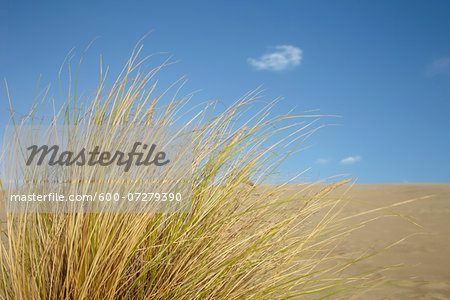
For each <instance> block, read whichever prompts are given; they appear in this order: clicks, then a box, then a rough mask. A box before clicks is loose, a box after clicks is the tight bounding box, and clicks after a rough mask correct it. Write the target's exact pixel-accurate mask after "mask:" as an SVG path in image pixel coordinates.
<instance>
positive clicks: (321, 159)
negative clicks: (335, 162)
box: [316, 158, 329, 165]
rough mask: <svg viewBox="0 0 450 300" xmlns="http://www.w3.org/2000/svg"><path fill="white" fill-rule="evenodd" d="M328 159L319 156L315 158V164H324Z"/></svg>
mask: <svg viewBox="0 0 450 300" xmlns="http://www.w3.org/2000/svg"><path fill="white" fill-rule="evenodd" d="M328 161H329V160H328V159H326V158H319V159H317V160H316V164H319V165H325V164H327V163H328Z"/></svg>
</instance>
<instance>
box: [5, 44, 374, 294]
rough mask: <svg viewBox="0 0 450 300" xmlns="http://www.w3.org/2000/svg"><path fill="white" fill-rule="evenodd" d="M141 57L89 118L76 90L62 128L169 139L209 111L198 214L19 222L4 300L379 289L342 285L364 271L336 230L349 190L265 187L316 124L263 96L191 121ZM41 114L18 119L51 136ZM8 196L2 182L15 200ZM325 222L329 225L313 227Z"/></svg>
mask: <svg viewBox="0 0 450 300" xmlns="http://www.w3.org/2000/svg"><path fill="white" fill-rule="evenodd" d="M140 49H141V48H139V49H136V50H135V51H134V52H133V54H132V56H131V58H130V60H129V61H128V62H127V64H126V66H125V68H124V69H123V72H122V73H121V74H120V76H119V77H118V79H117V80H116V82H115V83H114V85H113V86H112V87H111V88H109V89H107V90H106V88H105V87H104V82H105V77H106V76H105V74H101V82H100V84H99V87H98V89H97V91H96V92H95V94H94V96H93V97H92V99H91V100H90V102H89V103H88V104H87V106H86V105H84V106H82V105H81V104H80V100H79V99H78V98H77V95H76V89H74V92H73V93H71V92H70V91H69V93H68V95H67V97H64V102H63V105H62V108H61V109H59V110H57V109H54V111H55V112H54V117H53V119H54V120H55V121H56V122H57V123H60V124H63V123H64V124H75V123H79V122H87V123H88V124H91V123H92V124H104V125H105V124H106V125H107V126H108V125H117V124H122V125H124V124H131V125H133V124H140V123H142V122H144V123H145V124H149V123H152V124H159V125H161V127H162V128H169V127H170V126H172V125H173V124H175V123H180V122H187V121H186V120H185V119H183V118H184V116H183V115H184V114H185V113H186V111H188V110H192V111H195V110H196V111H198V113H195V114H194V117H193V118H192V119H190V120H191V121H190V122H191V123H192V124H193V125H195V126H194V128H195V131H194V133H193V137H192V139H191V141H190V142H191V143H192V144H191V145H190V146H191V147H192V152H193V162H192V169H193V173H192V175H191V178H190V180H191V182H192V195H193V200H192V201H193V202H192V210H191V212H190V213H177V214H167V213H153V214H126V213H122V214H121V213H109V214H107V213H64V214H63V213H60V214H44V213H40V214H19V215H12V214H9V215H8V217H7V223H6V226H5V228H4V232H3V237H2V243H1V248H0V264H1V274H0V287H1V295H0V296H1V298H4V299H286V298H289V297H302V295H311V294H312V295H317V297H319V295H320V296H325V297H326V296H327V295H329V296H332V295H339V294H341V293H350V292H353V291H360V290H361V289H365V288H367V287H368V286H372V285H374V281H372V280H373V279H370V277H369V276H368V274H359V275H358V274H354V276H344V275H341V273H340V271H342V270H343V269H345V268H346V267H347V266H348V265H350V264H352V263H354V261H350V262H346V263H341V262H337V260H335V257H334V256H333V255H332V254H331V253H332V252H331V250H332V248H333V245H335V244H336V243H337V242H339V240H341V239H342V237H343V236H344V235H345V233H346V232H348V231H349V230H352V228H342V227H339V226H337V225H336V224H335V223H334V220H335V208H336V206H337V205H338V204H339V199H328V198H326V195H327V193H328V192H329V191H330V190H331V189H332V188H333V187H335V186H336V185H340V184H343V183H344V182H341V183H337V184H335V185H331V186H329V187H328V188H327V189H325V190H323V191H321V192H320V193H318V194H316V195H315V196H309V197H305V195H307V194H308V193H307V191H306V189H307V186H305V187H304V189H301V188H299V189H298V191H297V192H296V193H288V192H287V190H288V184H289V183H290V181H289V180H286V181H284V182H283V183H282V184H280V185H277V186H274V187H267V186H265V183H266V182H267V180H269V179H270V178H271V177H272V176H273V175H274V173H275V171H276V170H277V168H278V167H279V165H280V164H281V163H282V162H283V161H284V160H285V159H286V157H288V156H289V155H290V153H292V151H295V149H296V147H297V146H298V145H300V144H301V142H302V141H303V140H304V139H305V138H307V137H308V136H309V135H310V134H311V133H312V132H314V131H315V130H316V129H317V127H314V121H313V122H310V121H308V122H304V121H302V120H303V118H305V116H302V115H293V114H287V115H282V116H276V117H272V115H271V113H270V112H271V108H272V106H273V105H274V103H269V104H267V105H263V107H262V108H261V109H259V110H256V111H255V107H256V106H255V104H256V103H257V102H259V100H258V94H257V93H250V94H249V95H247V96H246V97H244V98H243V99H241V100H239V101H238V102H236V103H235V104H233V105H232V106H231V107H229V108H227V109H226V110H225V111H224V112H222V113H219V114H217V112H216V111H217V110H216V109H215V107H214V104H211V103H206V104H204V105H201V106H197V107H194V108H189V109H188V108H187V107H188V106H187V105H186V103H188V102H186V101H176V98H175V97H176V96H175V97H174V98H173V99H170V100H169V101H166V102H165V103H161V102H162V101H164V95H165V93H162V95H160V96H156V97H155V96H154V95H153V93H154V88H155V85H154V82H155V81H154V76H155V74H156V73H157V71H158V70H159V69H160V68H161V67H157V68H155V69H153V70H151V71H149V72H146V73H141V71H140V69H139V66H141V65H142V64H143V63H144V62H145V59H144V60H141V61H138V60H137V57H138V54H139V52H140ZM176 94H177V93H175V95H176ZM35 104H36V103H35ZM35 104H33V110H32V111H31V112H30V114H29V115H28V117H27V118H25V119H22V120H20V121H18V120H15V119H13V122H14V125H15V126H17V127H18V128H20V127H21V126H25V125H31V126H38V124H40V123H39V122H40V121H39V118H38V116H39V109H38V107H37V106H36V105H35ZM163 104H165V105H163ZM51 105H52V106H53V107H56V106H57V105H55V104H54V102H51ZM246 110H249V111H248V112H246ZM215 114H217V115H215ZM306 117H311V116H306ZM236 120H240V122H241V123H240V124H242V125H239V126H236ZM313 120H314V118H313ZM286 122H287V123H286ZM131 125H130V126H131ZM87 142H89V141H87ZM98 168H101V167H98ZM96 171H98V172H100V171H101V170H96ZM40 175H42V174H40V173H39V170H35V173H33V176H40ZM140 176H142V178H145V176H148V175H146V174H145V173H142V174H141V175H140ZM83 184H85V185H86V184H89V183H88V182H84V183H83ZM77 188H79V185H77ZM6 189H7V187H6V186H5V183H4V182H2V192H3V194H5V192H6V191H5V190H6ZM292 203H296V204H295V205H292ZM292 207H295V208H294V209H293V208H292ZM286 209H288V210H289V213H285V210H286ZM280 214H281V215H283V216H285V217H284V218H281V219H280V217H279V216H280ZM318 214H320V215H321V216H322V217H321V218H318V219H317V218H313V216H316V215H318ZM368 278H369V279H368Z"/></svg>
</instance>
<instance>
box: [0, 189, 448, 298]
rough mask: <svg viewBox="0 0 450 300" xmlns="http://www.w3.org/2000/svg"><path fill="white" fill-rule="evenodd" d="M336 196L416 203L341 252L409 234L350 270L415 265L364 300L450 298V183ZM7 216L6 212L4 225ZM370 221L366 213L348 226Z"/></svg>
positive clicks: (394, 273) (354, 206)
mask: <svg viewBox="0 0 450 300" xmlns="http://www.w3.org/2000/svg"><path fill="white" fill-rule="evenodd" d="M317 188H319V187H315V189H317ZM296 189H298V187H295V186H293V187H292V191H295V190H296ZM332 195H334V196H339V197H342V196H343V197H345V198H348V199H354V200H358V201H361V202H367V203H371V204H374V205H376V206H383V207H388V206H392V205H396V204H398V203H402V202H404V201H406V200H410V199H417V200H416V201H413V202H410V203H406V204H402V205H398V206H395V207H393V208H392V210H394V211H395V212H397V213H399V214H401V215H402V216H403V218H402V217H398V216H395V215H393V214H390V216H387V215H389V214H388V213H387V212H386V211H379V212H376V213H373V214H370V217H376V216H383V217H381V218H379V219H377V220H375V221H373V222H371V223H369V224H367V225H365V226H364V227H363V228H361V229H358V230H356V231H355V232H352V233H351V234H350V235H349V236H348V237H347V238H346V240H345V242H343V243H341V244H340V246H339V247H338V249H337V250H336V251H337V253H338V254H339V255H341V256H342V257H343V259H346V258H350V257H352V256H353V255H357V253H361V249H368V250H369V251H372V252H373V251H375V250H378V249H381V248H383V247H386V246H389V245H391V244H392V243H395V242H396V241H398V240H400V239H402V238H404V237H407V236H408V238H407V239H406V240H404V241H403V242H401V243H400V244H398V245H395V246H393V247H392V248H390V249H389V250H387V251H385V252H382V253H380V254H378V255H376V256H373V257H370V258H368V259H365V260H364V261H362V262H360V263H358V264H356V265H354V266H352V267H351V269H349V270H348V272H355V271H356V272H357V273H358V272H363V271H365V270H370V269H375V268H380V267H383V266H390V265H399V264H405V265H411V266H409V267H402V268H394V269H391V270H388V271H386V272H384V273H383V274H384V276H385V277H386V278H387V279H389V280H391V281H394V282H391V283H390V284H389V285H386V286H382V287H379V288H377V289H374V290H372V291H370V292H369V293H368V294H365V295H362V296H361V297H359V299H382V298H383V297H385V296H388V299H450V184H381V185H352V186H350V185H344V186H341V187H339V188H338V189H336V190H335V191H334V192H333V193H332ZM425 196H430V197H425ZM371 208H374V207H372V206H370V205H368V204H361V203H355V202H351V201H349V202H348V203H347V204H346V205H345V208H344V209H343V211H342V214H341V217H346V216H354V215H355V214H358V213H359V212H363V211H367V210H368V209H371ZM287 211H289V210H287ZM292 211H295V210H292ZM287 213H288V212H287ZM4 217H5V216H4V211H2V216H1V220H2V222H4V221H5V218H4ZM367 218H368V216H367V215H364V216H360V217H357V218H352V219H350V220H348V222H349V224H350V223H355V222H358V221H363V220H366V219H367ZM408 219H409V221H408ZM413 222H414V223H417V224H419V225H420V226H418V225H414V224H413Z"/></svg>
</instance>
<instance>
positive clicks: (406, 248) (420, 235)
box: [334, 184, 450, 299]
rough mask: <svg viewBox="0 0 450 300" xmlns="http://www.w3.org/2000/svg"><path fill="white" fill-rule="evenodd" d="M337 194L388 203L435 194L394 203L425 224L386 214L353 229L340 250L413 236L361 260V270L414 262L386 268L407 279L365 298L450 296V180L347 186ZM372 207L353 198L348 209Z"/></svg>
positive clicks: (374, 246) (390, 275)
mask: <svg viewBox="0 0 450 300" xmlns="http://www.w3.org/2000/svg"><path fill="white" fill-rule="evenodd" d="M334 194H336V195H342V194H345V197H348V198H350V199H356V200H359V201H364V202H368V203H372V204H375V205H380V206H385V207H386V206H390V205H395V204H396V203H401V202H403V201H406V200H409V199H414V198H421V197H424V196H427V195H432V196H431V197H429V198H426V197H424V198H422V199H418V200H416V201H414V202H411V203H407V204H403V205H399V206H396V207H393V208H392V210H394V211H395V212H397V213H399V214H401V215H403V216H404V217H405V218H409V219H410V220H411V221H412V222H415V223H417V224H419V225H420V226H421V227H419V226H416V225H414V224H412V223H411V222H409V221H407V220H406V219H404V218H400V217H397V216H392V215H391V216H389V217H383V218H380V219H377V220H375V221H373V222H371V223H370V224H368V225H366V226H364V228H362V229H359V230H357V231H355V232H353V233H352V234H351V235H350V236H349V237H348V238H347V239H346V241H345V243H342V244H341V246H340V247H339V249H338V252H339V253H341V254H342V255H343V256H346V255H347V256H349V255H350V254H351V253H355V252H358V251H360V250H361V249H364V248H369V249H370V250H376V249H380V248H382V247H385V246H388V245H390V244H392V243H394V242H396V241H398V240H400V239H402V238H403V237H406V236H408V238H407V239H406V240H405V241H403V242H402V243H400V244H398V245H396V246H393V247H392V248H390V249H389V250H388V251H385V252H382V253H380V254H379V255H376V256H374V257H371V258H368V259H367V260H364V261H362V262H361V263H358V264H357V265H355V268H356V271H359V270H358V269H360V270H361V271H362V270H365V269H374V268H377V267H383V266H387V265H398V264H405V265H412V266H410V267H404V268H395V269H392V270H389V271H386V272H385V273H384V275H385V276H386V277H387V278H389V279H390V280H401V281H403V282H396V283H394V284H393V285H392V286H389V285H387V286H383V287H381V288H379V289H376V290H374V291H371V292H369V294H368V295H364V296H361V299H382V298H383V296H386V295H389V297H388V299H450V184H381V185H353V186H352V187H349V186H342V187H340V188H338V189H337V190H336V191H335V192H334ZM368 207H369V206H367V205H364V204H358V203H352V202H350V203H348V204H347V205H346V206H345V209H344V210H343V212H342V214H343V215H344V216H351V215H354V214H356V213H358V212H361V211H364V210H367V209H368ZM377 215H379V216H381V215H387V213H386V212H385V211H383V212H379V213H377ZM372 216H373V215H372ZM366 218H367V216H366ZM360 220H362V217H361V218H360ZM353 221H354V220H353ZM349 222H350V221H349Z"/></svg>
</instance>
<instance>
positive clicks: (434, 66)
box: [425, 56, 450, 77]
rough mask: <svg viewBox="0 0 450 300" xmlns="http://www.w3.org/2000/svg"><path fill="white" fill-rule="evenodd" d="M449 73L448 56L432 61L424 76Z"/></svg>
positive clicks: (449, 58)
mask: <svg viewBox="0 0 450 300" xmlns="http://www.w3.org/2000/svg"><path fill="white" fill-rule="evenodd" d="M444 72H450V56H444V57H441V58H439V59H436V60H434V61H433V62H432V63H431V64H430V65H429V66H428V67H427V69H426V71H425V75H426V76H428V77H432V76H435V75H438V74H440V73H444Z"/></svg>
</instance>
